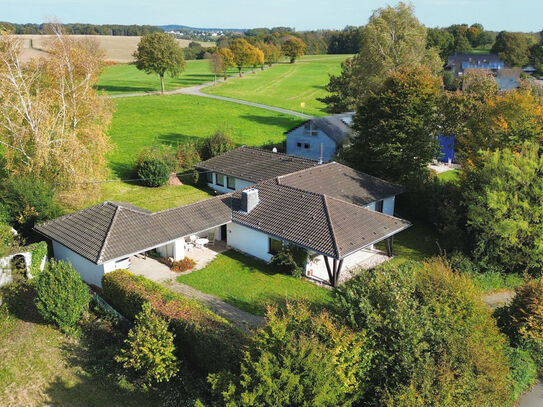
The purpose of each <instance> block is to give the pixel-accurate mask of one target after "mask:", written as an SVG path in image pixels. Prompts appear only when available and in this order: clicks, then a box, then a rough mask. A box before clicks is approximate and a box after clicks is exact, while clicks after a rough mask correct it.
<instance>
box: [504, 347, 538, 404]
mask: <svg viewBox="0 0 543 407" xmlns="http://www.w3.org/2000/svg"><path fill="white" fill-rule="evenodd" d="M508 354H509V360H510V361H511V372H512V379H513V391H512V400H518V398H519V397H520V395H521V394H522V393H523V392H524V391H525V390H526V389H529V388H530V387H531V386H532V385H533V384H534V383H535V381H536V380H537V376H538V368H537V365H536V362H535V361H534V359H533V357H532V354H531V352H530V351H529V350H526V349H521V348H509V350H508Z"/></svg>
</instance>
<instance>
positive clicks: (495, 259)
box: [461, 143, 543, 275]
mask: <svg viewBox="0 0 543 407" xmlns="http://www.w3.org/2000/svg"><path fill="white" fill-rule="evenodd" d="M482 158H483V160H482V164H481V166H479V167H474V166H471V167H468V168H466V169H465V176H464V178H463V181H462V189H461V190H462V194H463V201H464V205H465V206H466V208H467V215H466V216H467V228H468V232H469V233H470V236H471V239H472V241H473V244H472V248H473V257H474V258H475V260H476V261H477V262H479V263H483V264H485V265H487V266H488V267H497V268H498V269H502V270H504V271H505V272H507V273H519V274H522V273H524V272H527V273H529V274H532V275H540V274H541V270H542V268H543V224H542V223H541V218H542V216H543V201H542V199H543V177H541V173H542V171H543V158H542V157H541V155H540V153H539V146H538V145H537V144H530V143H526V144H524V145H523V147H521V150H520V151H518V152H512V151H511V150H509V149H505V150H503V151H496V152H487V153H484V154H483V155H482Z"/></svg>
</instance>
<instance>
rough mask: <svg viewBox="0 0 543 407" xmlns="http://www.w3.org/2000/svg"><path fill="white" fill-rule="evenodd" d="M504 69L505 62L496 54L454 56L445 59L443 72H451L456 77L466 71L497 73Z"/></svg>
mask: <svg viewBox="0 0 543 407" xmlns="http://www.w3.org/2000/svg"><path fill="white" fill-rule="evenodd" d="M505 67H506V66H505V62H503V61H502V60H501V59H500V57H499V56H498V55H496V54H454V55H451V56H449V58H448V59H447V65H445V70H446V71H452V72H453V73H454V76H455V77H458V76H462V75H463V74H464V71H465V70H467V69H487V70H490V71H492V72H493V73H498V72H499V71H500V70H502V69H505Z"/></svg>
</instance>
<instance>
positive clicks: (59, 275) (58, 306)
mask: <svg viewBox="0 0 543 407" xmlns="http://www.w3.org/2000/svg"><path fill="white" fill-rule="evenodd" d="M35 281H36V299H35V304H36V308H37V309H38V312H39V313H40V314H41V316H42V317H43V319H45V320H46V321H48V322H53V323H55V324H56V325H58V326H59V327H60V328H61V329H63V330H66V331H70V330H72V329H74V328H75V326H76V325H77V323H78V322H79V320H80V319H81V315H82V314H83V312H85V311H87V310H88V308H89V301H90V295H89V289H88V287H87V285H86V284H85V283H84V282H83V281H82V280H81V277H80V276H79V274H78V273H77V271H75V270H74V268H73V267H72V266H71V264H69V263H65V262H63V261H55V260H50V261H49V262H48V263H47V265H46V266H45V269H44V270H43V271H42V272H41V273H39V274H38V276H37V277H36V279H35Z"/></svg>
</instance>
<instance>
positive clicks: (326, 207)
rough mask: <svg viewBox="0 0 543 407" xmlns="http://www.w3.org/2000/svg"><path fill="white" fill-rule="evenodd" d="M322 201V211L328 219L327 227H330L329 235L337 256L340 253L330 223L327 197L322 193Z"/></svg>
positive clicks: (332, 226)
mask: <svg viewBox="0 0 543 407" xmlns="http://www.w3.org/2000/svg"><path fill="white" fill-rule="evenodd" d="M322 202H323V205H324V212H325V213H326V219H327V220H328V227H329V228H330V235H331V236H332V243H333V245H334V250H335V251H336V255H337V257H339V256H340V254H339V246H338V244H337V240H336V232H335V230H334V225H333V223H332V217H331V216H330V212H329V210H328V197H327V196H326V195H324V194H322Z"/></svg>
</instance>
